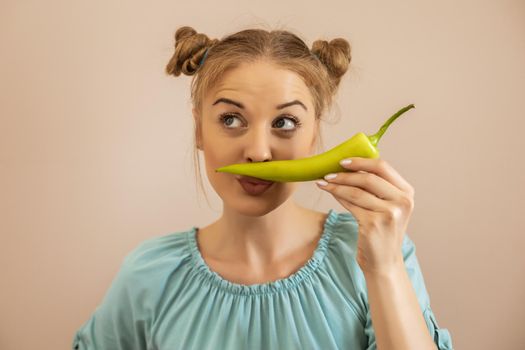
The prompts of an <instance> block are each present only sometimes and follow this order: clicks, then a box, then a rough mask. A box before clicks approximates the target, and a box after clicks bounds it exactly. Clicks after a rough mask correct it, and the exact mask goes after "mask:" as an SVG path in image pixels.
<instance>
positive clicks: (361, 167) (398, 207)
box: [318, 157, 414, 275]
mask: <svg viewBox="0 0 525 350" xmlns="http://www.w3.org/2000/svg"><path fill="white" fill-rule="evenodd" d="M349 159H351V160H352V162H351V163H350V164H346V165H345V164H343V163H341V165H342V166H343V167H344V168H346V169H348V170H350V171H348V172H341V173H337V174H336V176H335V177H330V175H333V174H329V175H326V176H325V180H326V182H328V183H327V184H326V185H324V186H323V185H321V184H320V183H319V182H318V185H319V186H320V188H321V189H323V190H326V191H328V192H330V193H331V194H332V195H333V196H334V197H335V199H336V200H337V201H338V202H339V203H341V205H342V206H343V207H345V208H346V209H348V210H349V211H350V212H351V213H352V214H353V216H354V217H355V218H356V220H357V222H358V224H359V236H358V241H357V258H356V259H357V263H358V264H359V266H360V267H361V269H362V270H363V272H364V273H365V275H370V274H388V273H390V271H393V270H395V269H398V268H399V267H400V266H403V255H402V252H401V245H402V243H403V237H404V234H405V231H406V228H407V226H408V221H409V218H410V215H411V214H412V211H413V209H414V189H413V187H412V186H411V185H410V184H409V183H408V182H407V181H406V180H405V179H403V178H402V177H401V175H399V173H398V172H397V171H396V170H395V169H394V168H392V166H390V165H389V164H388V163H387V162H386V161H384V160H383V159H380V158H375V159H374V158H358V157H353V158H349ZM321 183H322V181H321Z"/></svg>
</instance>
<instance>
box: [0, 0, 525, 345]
mask: <svg viewBox="0 0 525 350" xmlns="http://www.w3.org/2000/svg"><path fill="white" fill-rule="evenodd" d="M220 3H221V5H218V4H217V2H216V1H204V0H201V1H199V2H198V3H195V4H192V2H190V1H154V2H144V1H126V2H123V1H65V0H64V1H36V0H33V1H14V0H9V1H6V0H2V1H1V2H0V50H1V54H0V77H1V78H0V118H1V119H0V233H1V236H0V266H1V269H0V271H1V272H0V273H1V275H0V285H1V287H0V310H1V318H0V348H1V349H4V350H15V349H16V350H19V349H67V348H68V347H69V346H70V344H71V342H72V337H73V334H74V331H75V330H76V329H78V328H79V327H80V325H81V324H82V323H83V322H84V321H85V320H87V318H88V317H89V316H90V314H91V313H92V312H93V311H94V309H95V307H96V306H97V305H98V303H99V302H100V300H101V298H102V297H103V295H104V293H105V291H106V290H107V288H108V286H109V284H110V282H111V280H112V278H113V277H114V275H115V273H116V271H117V270H118V268H119V265H120V263H121V261H122V259H123V257H124V255H125V254H126V253H127V252H129V251H130V250H131V249H132V248H134V247H135V246H136V245H137V244H138V243H139V242H141V241H142V240H144V239H146V238H148V237H153V236H157V235H163V234H167V233H170V232H174V231H181V230H185V229H188V228H190V227H191V226H192V225H200V226H202V225H205V224H207V223H209V222H210V221H212V220H214V219H215V218H216V217H217V216H218V215H219V213H220V210H221V202H220V200H219V198H218V197H217V196H216V195H215V193H214V192H213V189H212V188H211V187H210V186H209V183H208V182H207V180H206V179H205V181H206V182H205V183H206V186H207V188H208V192H209V193H210V197H211V198H212V204H213V206H212V208H208V206H207V204H206V201H205V200H204V198H203V197H202V196H198V195H197V193H198V192H197V189H196V186H195V184H194V183H195V181H194V176H193V169H192V162H191V159H192V156H191V151H192V149H191V145H192V133H191V128H192V120H191V114H190V108H191V105H190V101H189V89H188V87H189V82H190V78H189V77H180V78H173V77H167V76H165V75H164V73H163V69H164V66H165V64H166V63H167V60H168V59H169V57H171V54H172V52H173V51H172V50H173V49H172V45H173V33H174V31H175V29H176V28H178V27H179V26H181V25H191V26H193V27H194V28H196V29H197V30H198V31H201V32H204V33H207V34H209V35H210V36H211V37H212V38H213V37H222V36H223V35H225V34H229V33H231V32H233V31H237V30H240V29H244V28H246V27H249V26H252V25H253V26H257V27H263V28H272V27H284V28H286V29H290V30H293V31H295V32H296V33H298V34H299V35H301V36H302V37H303V38H304V39H305V40H306V42H307V43H308V44H309V45H311V43H312V42H313V41H314V40H315V39H318V38H323V39H333V38H335V37H338V36H341V37H344V38H347V39H348V40H349V41H350V43H351V44H352V49H353V62H352V68H351V70H350V71H349V73H348V75H347V76H346V77H345V78H344V80H343V82H342V87H341V91H340V94H339V103H338V110H339V116H340V118H341V119H340V121H339V123H337V124H334V125H328V124H324V130H323V136H324V140H325V149H328V148H331V147H332V146H335V145H336V144H338V143H340V142H342V141H343V140H345V139H346V138H348V137H349V136H351V135H353V134H354V133H356V132H358V131H363V132H365V133H372V132H375V131H376V129H377V128H378V127H379V126H380V125H381V123H382V122H383V121H384V120H385V118H386V117H388V116H389V115H391V114H392V113H393V112H394V111H396V110H397V109H398V108H400V107H402V106H405V105H406V104H409V103H415V105H416V109H415V110H412V111H410V112H408V113H407V114H406V115H405V116H403V118H401V119H399V120H398V121H397V122H396V124H394V125H393V126H392V127H391V129H390V130H389V133H388V134H386V136H385V137H384V138H383V139H382V141H381V145H380V149H381V152H382V157H383V158H384V159H386V160H388V161H389V162H390V163H391V164H392V165H393V166H394V167H395V168H396V169H397V170H398V171H399V172H400V173H401V174H402V175H403V176H404V177H405V178H406V179H407V180H408V181H409V182H410V183H411V184H412V185H413V186H414V187H415V189H416V207H415V211H414V213H413V215H412V219H411V221H410V224H409V228H408V232H409V234H410V235H411V237H412V238H413V240H414V241H415V242H416V245H417V247H418V250H417V253H418V257H419V260H420V263H421V266H422V269H423V272H424V275H425V279H426V283H427V288H428V290H429V293H430V296H431V301H432V306H433V308H434V310H435V313H436V315H437V318H438V321H439V323H440V325H441V326H442V327H445V328H448V329H449V331H450V332H451V334H452V336H453V342H454V344H455V347H456V348H457V349H477V350H480V349H524V348H525V333H524V332H523V324H525V302H524V300H523V297H524V296H525V293H524V292H525V282H524V277H523V276H524V271H525V269H524V268H525V259H524V258H523V248H524V243H525V238H524V237H523V235H524V224H523V221H522V219H523V208H524V204H525V203H524V199H523V198H524V197H525V190H524V188H525V186H524V176H523V172H524V170H525V166H524V160H525V159H524V157H523V151H524V150H525V141H524V140H523V137H522V133H523V129H524V128H525V121H524V117H525V115H524V112H523V111H524V109H525V102H524V99H525V95H524V91H525V65H524V62H525V2H524V1H520V0H514V1H511V0H505V1H491V2H488V1H465V0H463V1H454V0H445V1H440V2H431V1H415V0H413V1H342V0H341V1H328V0H324V1H322V2H318V3H313V2H312V4H311V5H305V4H304V2H303V1H281V0H279V1H277V0H271V1H265V2H260V3H259V2H251V3H249V4H248V3H247V2H240V1H231V0H224V1H222V2H220ZM297 198H299V199H300V200H302V201H303V202H304V204H305V205H307V206H309V207H312V208H317V209H318V210H323V211H327V210H328V209H329V208H336V209H337V210H344V208H343V207H341V206H340V205H339V203H338V202H337V201H335V199H333V198H332V197H331V196H329V195H328V194H327V193H321V191H320V190H318V189H317V188H316V187H315V185H314V184H313V182H312V183H305V184H304V186H303V185H302V187H301V188H300V191H299V192H298V193H297Z"/></svg>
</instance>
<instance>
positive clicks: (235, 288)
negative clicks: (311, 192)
mask: <svg viewBox="0 0 525 350" xmlns="http://www.w3.org/2000/svg"><path fill="white" fill-rule="evenodd" d="M338 216H339V214H338V213H337V212H336V211H335V210H333V209H330V210H329V211H328V215H327V217H326V219H325V222H324V226H323V233H322V234H321V238H320V239H319V241H318V242H317V247H316V248H315V250H314V253H313V254H312V257H311V258H310V259H309V260H308V261H307V262H306V263H305V264H304V265H303V266H302V267H301V268H299V270H297V271H296V272H294V273H293V274H291V275H290V276H288V277H285V278H282V279H278V280H275V281H271V282H267V283H260V284H251V285H245V284H239V283H234V282H231V281H228V280H226V279H224V278H222V277H221V276H220V275H219V274H218V273H216V272H215V271H213V270H211V269H210V267H209V266H208V264H207V263H206V261H205V260H204V258H203V257H202V254H201V252H200V250H199V248H198V244H197V237H196V235H197V231H198V227H196V226H193V227H192V228H191V229H190V230H189V232H188V235H187V238H188V240H187V243H188V248H189V250H190V255H191V260H192V266H191V268H192V273H194V274H196V275H197V276H198V277H199V278H202V279H204V280H205V281H206V282H208V283H211V284H213V285H215V286H217V287H218V288H220V289H222V290H224V291H226V292H229V293H231V294H241V295H258V294H273V293H277V292H280V291H283V290H288V289H291V288H294V287H296V286H297V285H299V284H300V283H302V282H303V281H304V280H305V279H307V278H309V277H311V275H312V274H313V273H314V272H315V271H316V270H317V268H318V267H319V265H320V264H321V263H322V262H323V260H324V258H325V256H326V254H327V251H328V245H329V242H330V239H331V237H332V234H333V228H334V225H335V224H336V222H337V220H338Z"/></svg>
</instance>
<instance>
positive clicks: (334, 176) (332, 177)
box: [324, 174, 337, 180]
mask: <svg viewBox="0 0 525 350" xmlns="http://www.w3.org/2000/svg"><path fill="white" fill-rule="evenodd" d="M336 176H337V174H328V175H325V177H324V179H325V180H331V179H335V178H336Z"/></svg>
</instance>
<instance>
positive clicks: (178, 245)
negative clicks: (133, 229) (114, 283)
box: [123, 228, 193, 273]
mask: <svg viewBox="0 0 525 350" xmlns="http://www.w3.org/2000/svg"><path fill="white" fill-rule="evenodd" d="M192 232H193V228H190V229H188V230H185V231H178V232H173V233H169V234H165V235H161V236H155V237H151V238H148V239H145V240H143V241H142V242H140V243H139V244H137V246H136V247H135V248H133V249H132V250H131V251H130V252H129V253H128V254H127V255H126V256H125V258H124V261H123V267H125V268H126V269H127V270H128V271H129V272H135V273H139V272H143V271H147V270H151V269H158V268H159V267H162V266H163V265H166V264H169V265H171V266H173V265H174V264H180V263H182V262H183V261H184V259H185V258H187V257H188V256H189V254H190V251H189V249H188V239H189V236H190V235H191V234H192Z"/></svg>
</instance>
